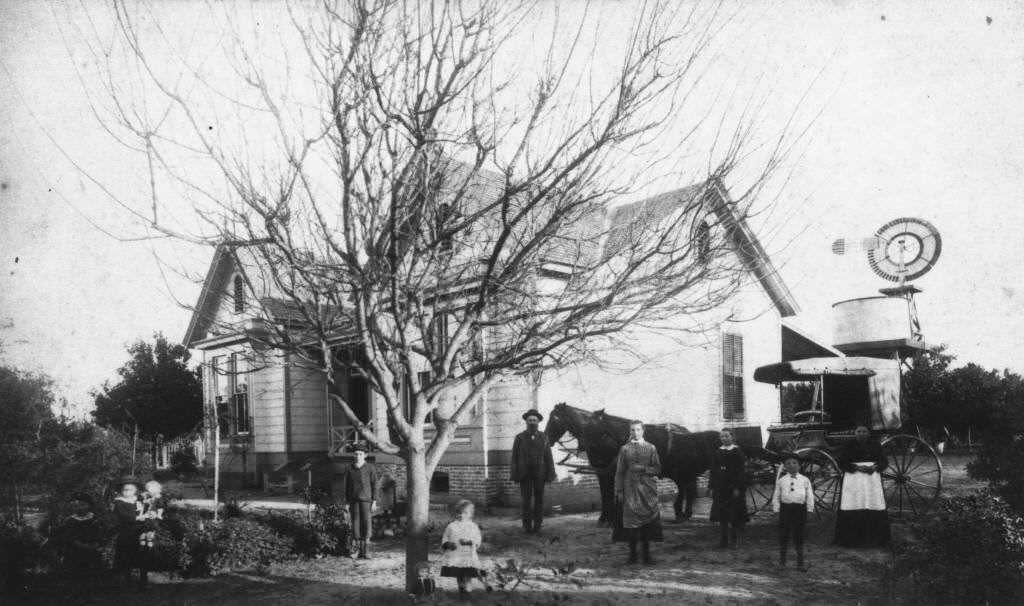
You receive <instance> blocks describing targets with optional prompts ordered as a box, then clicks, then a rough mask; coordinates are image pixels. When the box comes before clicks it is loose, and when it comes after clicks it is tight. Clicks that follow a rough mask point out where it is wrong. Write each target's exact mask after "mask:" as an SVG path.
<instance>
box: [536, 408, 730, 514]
mask: <svg viewBox="0 0 1024 606" xmlns="http://www.w3.org/2000/svg"><path fill="white" fill-rule="evenodd" d="M629 422H630V420H629V419H626V418H623V417H617V416H615V415H610V414H608V413H606V412H604V410H599V411H597V412H590V411H588V410H583V409H581V408H575V407H573V406H569V405H568V404H565V403H564V402H563V403H560V404H557V405H555V408H554V410H552V411H551V414H550V415H549V416H548V424H547V426H546V427H545V428H544V432H545V434H547V437H548V442H549V443H551V444H554V443H555V442H557V441H558V440H559V439H561V438H562V436H563V435H565V433H566V432H568V433H570V434H572V435H573V437H575V438H576V442H577V444H578V445H579V449H580V450H581V451H583V452H585V453H587V460H588V462H589V463H590V467H591V468H593V470H594V472H595V473H596V474H597V480H598V484H599V485H600V488H601V517H600V519H599V520H598V523H611V521H612V519H613V518H614V511H615V463H616V460H617V458H618V454H619V449H620V448H622V446H623V445H624V444H625V443H626V442H627V440H628V438H629ZM644 439H646V440H647V441H648V442H650V443H651V444H653V445H654V447H655V448H656V449H657V450H658V458H659V459H661V477H663V478H669V479H671V480H672V481H673V482H675V483H676V487H677V493H676V499H675V503H674V508H675V514H676V520H677V521H682V520H686V519H688V518H689V517H690V516H691V515H692V513H693V503H694V501H695V500H696V498H697V477H698V476H700V475H701V474H702V473H704V472H705V471H707V470H708V468H710V467H711V460H712V457H713V456H714V452H715V449H716V448H718V446H719V441H718V432H717V431H702V432H696V433H691V432H689V431H687V430H686V428H685V427H682V426H680V425H675V424H673V423H664V424H659V425H653V424H652V425H644ZM684 503H685V507H684Z"/></svg>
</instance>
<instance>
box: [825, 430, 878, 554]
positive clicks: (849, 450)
mask: <svg viewBox="0 0 1024 606" xmlns="http://www.w3.org/2000/svg"><path fill="white" fill-rule="evenodd" d="M854 436H855V438H856V439H855V440H854V441H853V442H850V443H849V444H846V445H845V446H844V447H843V450H842V453H841V454H840V455H839V468H840V469H842V470H843V493H842V498H841V499H840V503H839V514H838V515H837V516H836V543H837V544H838V545H842V546H843V547H881V546H884V545H887V544H888V543H889V513H888V511H887V510H886V507H885V494H884V493H883V492H882V474H881V472H882V470H884V469H885V468H886V467H888V466H889V461H888V460H887V459H886V458H885V453H883V452H882V446H881V445H880V444H879V443H878V441H877V440H874V439H873V438H871V432H870V431H869V430H868V428H867V427H866V426H864V425H859V426H857V429H856V430H855V431H854Z"/></svg>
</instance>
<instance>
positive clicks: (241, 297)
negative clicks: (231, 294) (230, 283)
mask: <svg viewBox="0 0 1024 606" xmlns="http://www.w3.org/2000/svg"><path fill="white" fill-rule="evenodd" d="M243 311H245V280H243V279H242V276H235V313H236V314H240V313H242V312H243Z"/></svg>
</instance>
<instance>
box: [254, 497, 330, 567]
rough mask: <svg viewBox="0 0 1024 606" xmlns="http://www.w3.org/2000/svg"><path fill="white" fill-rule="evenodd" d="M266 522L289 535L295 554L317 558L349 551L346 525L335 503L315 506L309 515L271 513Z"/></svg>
mask: <svg viewBox="0 0 1024 606" xmlns="http://www.w3.org/2000/svg"><path fill="white" fill-rule="evenodd" d="M266 523H267V525H268V526H270V527H271V528H273V529H274V530H275V531H277V532H278V533H280V534H282V535H284V536H287V537H290V538H292V540H293V541H294V546H293V548H294V551H295V553H296V555H301V556H306V557H312V558H318V557H323V556H328V555H348V537H349V528H348V524H347V523H346V519H345V517H344V515H343V509H342V508H341V507H340V506H338V505H320V506H317V507H316V509H315V510H314V512H313V514H312V515H311V516H310V517H308V518H307V517H306V516H305V515H304V514H300V513H292V514H272V515H270V516H268V517H267V518H266Z"/></svg>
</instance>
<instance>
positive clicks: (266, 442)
mask: <svg viewBox="0 0 1024 606" xmlns="http://www.w3.org/2000/svg"><path fill="white" fill-rule="evenodd" d="M254 362H255V363H254V367H255V369H254V370H253V371H252V372H251V373H250V379H249V386H250V387H249V398H250V405H251V406H252V416H253V450H254V451H255V452H281V451H283V450H285V447H286V443H285V433H284V428H285V425H286V421H285V398H284V383H285V381H284V375H285V367H284V364H283V362H282V360H281V359H280V358H271V357H268V358H266V359H260V360H255V361H254Z"/></svg>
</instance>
